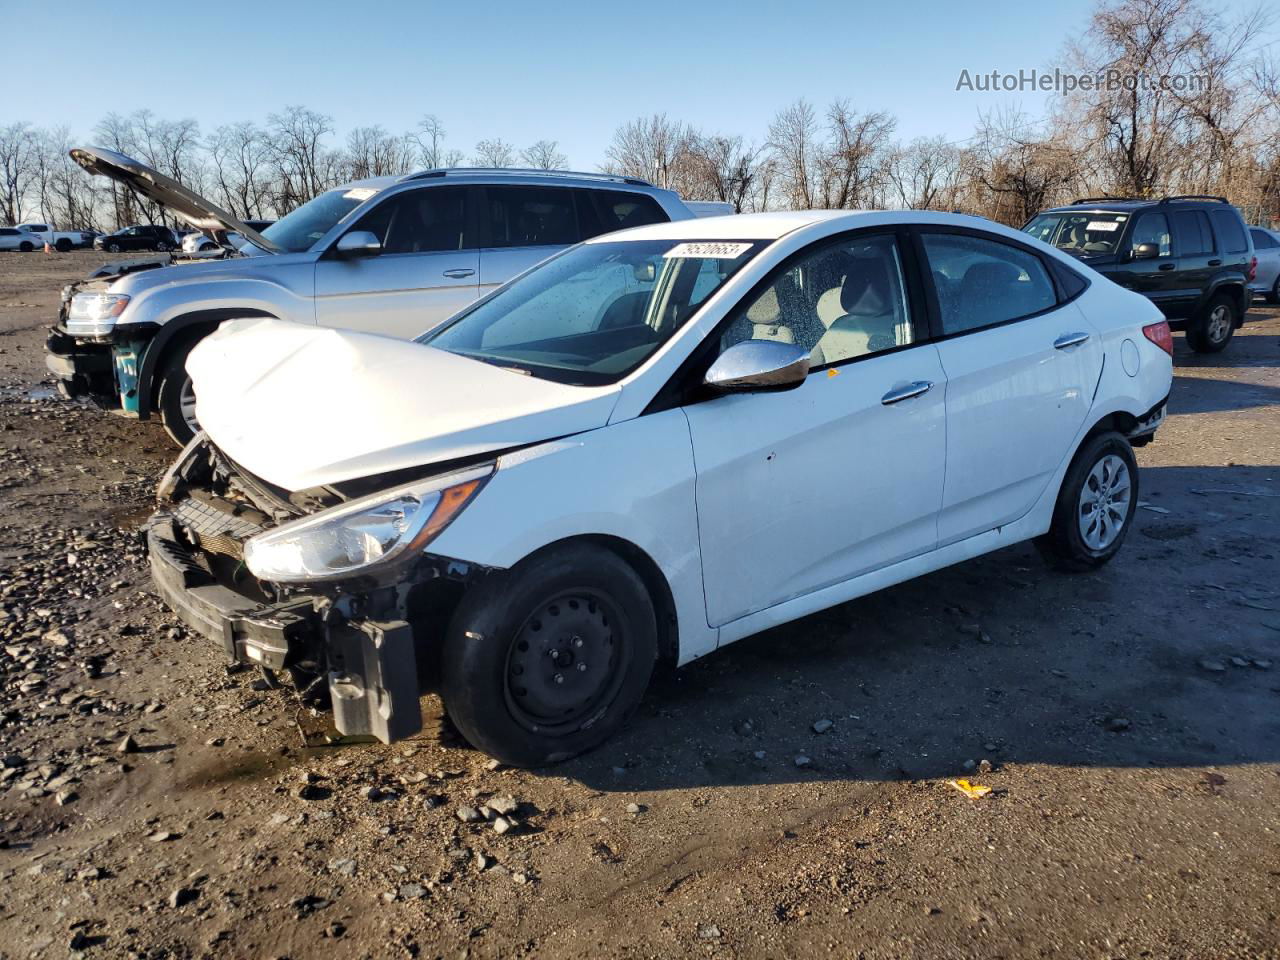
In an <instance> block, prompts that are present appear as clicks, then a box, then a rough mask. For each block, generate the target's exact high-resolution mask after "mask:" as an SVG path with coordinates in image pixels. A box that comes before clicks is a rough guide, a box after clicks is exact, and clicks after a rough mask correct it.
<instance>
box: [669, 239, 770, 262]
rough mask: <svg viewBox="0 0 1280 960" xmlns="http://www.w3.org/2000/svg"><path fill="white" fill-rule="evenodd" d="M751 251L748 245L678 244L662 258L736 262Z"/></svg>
mask: <svg viewBox="0 0 1280 960" xmlns="http://www.w3.org/2000/svg"><path fill="white" fill-rule="evenodd" d="M750 249H751V244H749V243H705V242H704V243H678V244H676V245H675V246H674V247H672V248H671V249H670V250H668V251H667V252H666V253H664V254H663V255H662V256H663V257H665V258H667V259H673V258H676V257H689V258H693V257H703V258H705V259H707V260H736V259H738V257H740V256H742V255H743V254H744V253H746V252H747V251H748V250H750Z"/></svg>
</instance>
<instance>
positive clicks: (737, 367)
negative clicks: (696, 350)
mask: <svg viewBox="0 0 1280 960" xmlns="http://www.w3.org/2000/svg"><path fill="white" fill-rule="evenodd" d="M808 375H809V351H808V350H806V349H805V348H804V347H799V346H796V345H795V344H794V343H781V342H779V341H777V340H743V341H742V342H741V343H735V344H734V345H733V346H732V347H730V348H729V349H728V350H726V351H725V352H724V353H722V354H720V356H718V357H716V361H715V363H713V364H711V368H710V369H709V370H708V371H707V375H706V377H705V378H703V381H702V382H703V383H704V384H706V385H707V386H708V387H711V388H712V389H713V390H719V391H720V392H722V393H735V392H743V391H749V390H790V389H792V388H793V387H798V386H800V384H802V383H804V378H805V377H806V376H808Z"/></svg>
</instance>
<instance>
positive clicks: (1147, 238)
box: [1129, 213, 1173, 257]
mask: <svg viewBox="0 0 1280 960" xmlns="http://www.w3.org/2000/svg"><path fill="white" fill-rule="evenodd" d="M1142 243H1154V244H1155V245H1156V246H1157V247H1159V248H1160V256H1162V257H1167V256H1169V255H1170V254H1171V253H1172V252H1173V246H1172V238H1171V237H1170V236H1169V219H1168V217H1166V216H1165V215H1164V214H1163V213H1144V214H1142V215H1141V216H1139V217H1138V220H1137V222H1136V223H1135V224H1134V225H1133V239H1132V240H1131V241H1130V242H1129V249H1130V250H1136V249H1137V248H1138V245H1139V244H1142Z"/></svg>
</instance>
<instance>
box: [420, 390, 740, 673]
mask: <svg viewBox="0 0 1280 960" xmlns="http://www.w3.org/2000/svg"><path fill="white" fill-rule="evenodd" d="M588 535H602V536H608V537H617V538H619V539H621V540H625V541H627V542H628V543H631V544H633V545H634V546H636V547H638V548H640V549H641V550H643V551H644V552H645V553H646V554H648V555H649V557H650V558H652V559H653V561H654V562H655V563H656V564H657V566H658V569H659V570H660V571H661V572H662V574H663V575H664V576H665V577H666V580H667V584H668V586H669V587H670V589H671V594H672V598H673V600H674V601H675V609H676V619H677V624H678V628H679V636H680V657H679V659H680V662H682V663H683V662H685V661H687V660H692V659H693V658H694V657H698V656H702V655H703V654H706V653H710V652H711V651H712V650H714V649H715V647H716V637H717V631H715V630H714V629H712V628H711V627H708V626H707V618H706V604H705V601H704V598H703V591H702V569H701V562H700V558H699V554H698V515H697V511H696V509H695V507H694V467H693V451H692V446H691V444H690V440H689V423H688V420H687V419H686V418H685V415H684V412H683V411H682V410H678V409H677V410H667V411H664V412H662V413H656V414H651V415H649V416H645V417H640V418H638V419H635V420H630V421H627V422H626V423H620V424H614V425H613V426H609V427H605V428H602V429H599V430H592V431H589V432H587V433H582V434H578V435H577V436H573V437H569V438H566V439H564V440H553V441H550V442H548V443H544V444H539V445H537V446H534V447H530V448H528V449H525V450H521V451H517V452H515V453H512V454H509V455H507V456H504V457H502V458H501V459H500V460H499V466H498V471H497V473H496V474H495V475H494V477H493V479H492V480H490V481H489V483H488V484H487V485H486V486H485V488H484V490H483V491H481V493H480V495H479V496H478V497H476V500H475V502H474V503H473V504H471V505H470V506H469V507H468V508H467V509H466V510H464V511H463V512H462V513H461V514H460V515H459V516H458V519H456V520H455V521H454V522H453V523H452V524H450V525H449V527H447V528H446V529H445V531H444V532H443V533H442V534H441V535H440V536H439V537H438V538H437V539H436V540H434V541H433V542H432V543H431V546H430V550H431V552H432V553H435V554H440V555H442V556H446V557H452V558H455V559H458V560H463V561H469V562H473V563H481V564H486V565H488V566H495V567H511V566H514V565H515V564H516V563H518V562H519V561H520V560H522V559H523V558H524V557H527V556H528V555H529V554H531V553H533V552H534V551H536V550H538V549H539V548H541V547H544V546H547V545H549V544H552V543H555V542H557V541H560V540H564V539H566V538H569V537H578V536H588Z"/></svg>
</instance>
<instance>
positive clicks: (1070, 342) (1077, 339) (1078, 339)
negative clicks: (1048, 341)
mask: <svg viewBox="0 0 1280 960" xmlns="http://www.w3.org/2000/svg"><path fill="white" fill-rule="evenodd" d="M1088 339H1089V335H1088V334H1087V333H1085V332H1083V331H1080V332H1078V333H1064V334H1063V335H1062V336H1060V337H1059V338H1058V339H1057V340H1055V341H1053V348H1054V349H1055V350H1065V349H1067V347H1075V346H1078V345H1080V344H1082V343H1084V342H1085V341H1086V340H1088Z"/></svg>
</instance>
